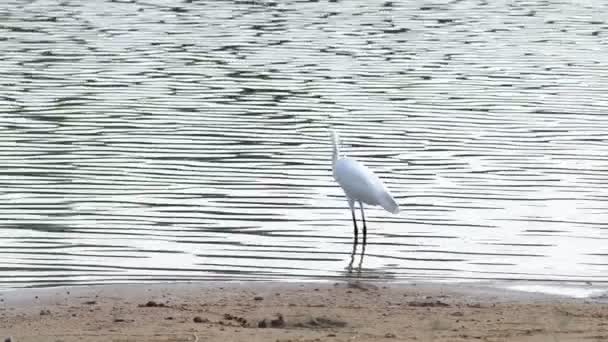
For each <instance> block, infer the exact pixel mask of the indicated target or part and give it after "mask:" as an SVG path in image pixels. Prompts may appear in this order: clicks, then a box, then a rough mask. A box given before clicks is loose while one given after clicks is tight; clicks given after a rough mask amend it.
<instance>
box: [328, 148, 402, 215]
mask: <svg viewBox="0 0 608 342" xmlns="http://www.w3.org/2000/svg"><path fill="white" fill-rule="evenodd" d="M334 177H335V178H336V181H337V182H338V184H340V186H341V187H342V189H344V192H345V193H346V195H347V196H348V197H350V198H351V199H353V200H356V201H362V202H364V203H367V204H371V205H380V206H382V207H383V208H384V209H386V210H387V211H389V212H391V213H397V212H399V205H398V204H397V202H395V199H394V198H393V196H391V194H390V193H389V191H388V190H387V189H386V187H385V186H384V184H383V183H382V181H381V180H380V178H378V177H377V176H376V175H375V174H374V173H373V172H372V171H371V170H369V169H368V168H367V167H365V166H364V165H363V164H361V163H359V162H357V161H356V160H354V159H350V158H341V159H339V160H338V161H337V162H336V165H335V169H334Z"/></svg>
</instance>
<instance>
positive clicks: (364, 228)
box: [359, 201, 367, 244]
mask: <svg viewBox="0 0 608 342" xmlns="http://www.w3.org/2000/svg"><path fill="white" fill-rule="evenodd" d="M359 207H361V218H362V219H363V243H364V244H365V240H366V239H367V225H366V223H365V213H364V212H363V202H361V201H359Z"/></svg>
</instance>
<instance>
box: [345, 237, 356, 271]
mask: <svg viewBox="0 0 608 342" xmlns="http://www.w3.org/2000/svg"><path fill="white" fill-rule="evenodd" d="M355 254H357V237H355V238H354V240H353V251H352V253H350V262H349V263H348V268H347V269H348V273H352V271H353V263H354V262H355Z"/></svg>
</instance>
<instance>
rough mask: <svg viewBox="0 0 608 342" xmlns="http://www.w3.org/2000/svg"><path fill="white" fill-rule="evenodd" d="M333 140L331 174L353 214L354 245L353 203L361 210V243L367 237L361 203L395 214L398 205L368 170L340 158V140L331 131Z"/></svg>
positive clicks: (354, 218)
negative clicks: (342, 191)
mask: <svg viewBox="0 0 608 342" xmlns="http://www.w3.org/2000/svg"><path fill="white" fill-rule="evenodd" d="M331 135H332V140H333V163H332V166H333V173H334V179H335V180H336V182H338V184H340V187H342V190H344V194H345V195H346V198H347V199H348V205H349V206H350V211H351V213H352V214H353V224H354V226H355V243H356V241H357V235H358V234H359V231H358V229H357V218H356V216H355V202H359V207H360V208H361V218H362V219H363V241H365V238H366V236H367V227H366V224H365V213H364V212H363V203H365V204H369V205H379V206H381V207H382V208H384V209H386V210H387V211H389V212H391V213H393V214H397V213H398V212H399V205H398V204H397V202H395V199H394V198H393V196H392V195H391V194H390V192H389V191H388V190H387V189H386V187H385V186H384V184H383V183H382V181H381V180H380V178H378V176H376V175H375V174H374V173H373V172H372V171H371V170H370V169H368V168H367V167H365V166H364V165H363V164H361V163H359V162H358V161H356V160H354V159H351V158H347V157H342V156H340V146H339V145H340V138H339V137H338V134H337V133H336V132H335V131H334V130H332V131H331Z"/></svg>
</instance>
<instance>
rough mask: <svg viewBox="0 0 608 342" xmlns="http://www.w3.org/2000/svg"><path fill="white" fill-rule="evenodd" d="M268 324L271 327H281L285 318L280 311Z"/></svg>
mask: <svg viewBox="0 0 608 342" xmlns="http://www.w3.org/2000/svg"><path fill="white" fill-rule="evenodd" d="M270 326H271V327H273V328H282V327H284V326H285V320H284V319H283V315H281V314H280V313H278V314H277V319H273V320H271V321H270Z"/></svg>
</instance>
